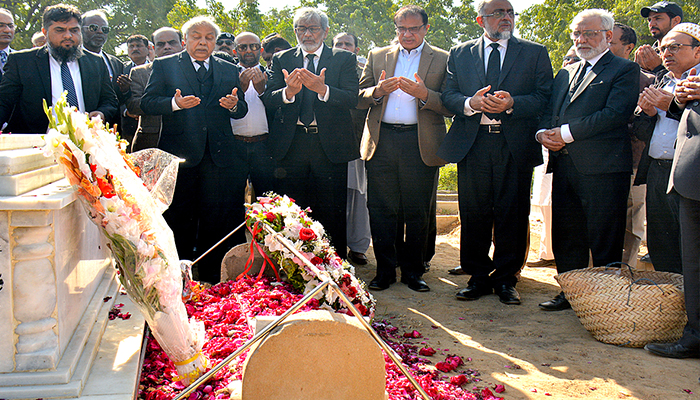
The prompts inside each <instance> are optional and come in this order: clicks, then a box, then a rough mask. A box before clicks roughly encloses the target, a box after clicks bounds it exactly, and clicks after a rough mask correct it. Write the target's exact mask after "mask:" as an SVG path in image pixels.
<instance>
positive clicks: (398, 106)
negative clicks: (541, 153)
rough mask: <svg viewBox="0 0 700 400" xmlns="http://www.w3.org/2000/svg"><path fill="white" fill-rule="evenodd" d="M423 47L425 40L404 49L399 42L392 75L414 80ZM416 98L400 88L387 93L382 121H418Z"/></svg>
mask: <svg viewBox="0 0 700 400" xmlns="http://www.w3.org/2000/svg"><path fill="white" fill-rule="evenodd" d="M423 47H425V41H423V43H421V44H420V46H418V47H416V48H415V49H413V50H406V49H405V48H403V46H401V45H400V44H399V57H398V59H397V60H396V68H395V69H394V76H395V77H399V76H403V77H405V78H408V79H410V80H414V79H415V77H414V75H415V74H416V73H418V65H419V64H420V57H421V54H422V53H423ZM416 101H417V100H416V98H415V97H413V96H411V95H410V94H408V93H406V92H404V91H403V90H401V89H397V90H394V91H393V92H391V93H389V95H388V96H387V99H386V109H385V110H384V115H383V116H382V122H386V123H388V124H403V125H415V124H417V123H418V106H417V105H416Z"/></svg>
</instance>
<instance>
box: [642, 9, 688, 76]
mask: <svg viewBox="0 0 700 400" xmlns="http://www.w3.org/2000/svg"><path fill="white" fill-rule="evenodd" d="M641 14H642V17H644V18H646V19H647V21H648V22H649V33H651V36H653V37H654V39H656V43H654V45H653V46H649V45H648V44H645V45H643V46H639V48H638V49H637V51H636V52H635V53H634V62H636V63H637V64H639V66H640V67H642V69H644V70H646V71H649V72H651V73H652V74H654V75H656V76H659V77H661V76H664V75H665V74H666V73H667V72H668V71H667V70H666V69H665V68H664V66H663V65H662V64H661V56H660V55H659V54H658V53H656V48H657V47H659V43H661V39H663V38H664V36H666V34H667V33H668V32H669V31H670V30H671V29H673V27H674V26H676V25H678V24H680V23H681V21H683V10H682V9H681V7H680V6H679V5H678V4H676V3H674V2H672V1H660V2H658V3H656V4H654V5H653V6H650V7H643V8H642V11H641Z"/></svg>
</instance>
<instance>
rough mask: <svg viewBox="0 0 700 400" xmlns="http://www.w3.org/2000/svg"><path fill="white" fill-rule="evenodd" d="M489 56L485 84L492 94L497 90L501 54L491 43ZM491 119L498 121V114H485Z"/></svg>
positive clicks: (496, 44)
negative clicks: (488, 86) (489, 86)
mask: <svg viewBox="0 0 700 400" xmlns="http://www.w3.org/2000/svg"><path fill="white" fill-rule="evenodd" d="M489 46H491V54H490V55H489V63H488V67H487V69H486V84H487V85H491V90H489V93H491V94H493V92H495V91H496V90H498V78H499V77H500V76H501V53H500V52H499V51H498V43H491V44H490V45H489ZM485 114H486V116H487V117H489V118H491V119H498V114H493V113H485Z"/></svg>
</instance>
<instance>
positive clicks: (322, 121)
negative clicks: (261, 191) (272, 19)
mask: <svg viewBox="0 0 700 400" xmlns="http://www.w3.org/2000/svg"><path fill="white" fill-rule="evenodd" d="M293 26H294V32H295V33H296V37H297V42H298V45H297V46H296V47H293V48H291V49H288V50H283V51H280V52H279V53H275V55H274V56H272V63H271V68H272V71H271V72H270V78H269V80H268V82H267V89H265V93H264V94H263V103H264V104H265V106H266V107H267V112H268V115H269V116H270V119H271V121H270V139H269V142H268V143H269V145H270V147H271V149H272V155H273V157H274V158H275V159H276V160H277V167H276V170H275V179H276V186H277V189H276V190H277V191H278V192H280V194H286V195H289V196H290V197H292V198H294V199H295V200H296V201H297V203H298V204H299V205H300V206H301V207H302V208H305V207H311V209H312V210H313V212H314V213H313V217H314V218H315V219H317V220H318V221H319V222H321V223H322V224H323V226H324V228H325V229H326V232H327V233H328V235H329V236H330V238H331V243H332V245H333V246H334V247H335V250H336V251H337V252H338V255H339V256H340V257H342V258H345V257H346V255H347V239H346V238H347V233H346V220H345V210H346V196H347V179H348V165H347V164H348V161H350V160H354V159H356V158H357V157H358V155H359V151H358V143H357V141H356V140H355V134H354V133H353V131H352V119H351V117H350V109H351V108H355V106H356V105H357V92H358V82H357V73H356V72H355V64H356V62H357V61H356V58H355V55H354V54H352V53H350V52H349V51H345V50H342V49H332V48H330V47H328V46H327V45H325V44H324V43H323V41H324V40H325V39H326V37H327V36H328V30H329V26H328V16H327V15H326V13H324V12H323V11H321V10H319V9H315V8H308V7H304V8H300V9H298V10H297V11H296V12H295V14H294V20H293Z"/></svg>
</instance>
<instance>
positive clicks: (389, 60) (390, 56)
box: [385, 45, 400, 78]
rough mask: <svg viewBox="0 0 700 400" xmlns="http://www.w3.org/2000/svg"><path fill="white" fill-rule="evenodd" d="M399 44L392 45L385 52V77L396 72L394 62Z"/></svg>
mask: <svg viewBox="0 0 700 400" xmlns="http://www.w3.org/2000/svg"><path fill="white" fill-rule="evenodd" d="M399 49H400V47H399V45H396V46H394V47H392V48H391V49H390V50H389V51H387V53H386V69H385V71H386V77H387V78H390V77H392V76H394V73H396V62H397V61H398V60H399Z"/></svg>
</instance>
